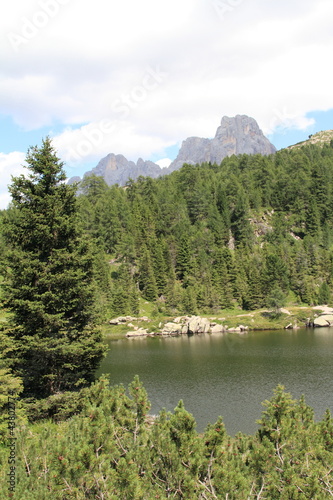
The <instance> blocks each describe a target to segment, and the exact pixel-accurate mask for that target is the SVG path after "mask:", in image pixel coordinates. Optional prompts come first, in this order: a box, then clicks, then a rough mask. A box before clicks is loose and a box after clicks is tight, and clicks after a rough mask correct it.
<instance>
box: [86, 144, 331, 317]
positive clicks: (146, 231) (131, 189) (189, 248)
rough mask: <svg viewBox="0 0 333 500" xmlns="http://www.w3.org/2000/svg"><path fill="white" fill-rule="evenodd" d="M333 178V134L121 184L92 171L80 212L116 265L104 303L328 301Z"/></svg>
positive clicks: (131, 309)
mask: <svg viewBox="0 0 333 500" xmlns="http://www.w3.org/2000/svg"><path fill="white" fill-rule="evenodd" d="M332 178H333V144H332V143H331V144H330V145H327V144H324V145H323V146H315V145H308V146H304V147H302V148H300V149H295V150H282V151H279V152H277V153H275V154H274V155H270V156H261V155H253V156H249V155H241V156H238V157H236V156H232V157H229V158H226V159H224V160H223V162H222V163H221V165H212V164H202V165H197V166H193V165H184V166H183V167H182V169H181V170H179V171H176V172H173V173H172V174H171V175H169V176H165V177H162V178H159V179H155V180H153V179H150V178H139V179H138V180H137V181H136V182H128V183H127V185H126V186H125V188H122V187H118V186H112V187H108V186H107V185H106V184H105V183H104V181H103V179H102V178H99V177H88V178H86V179H85V180H84V181H83V182H82V183H81V185H80V192H81V195H80V197H79V203H80V213H81V217H82V223H83V225H84V230H85V231H86V232H87V233H88V234H90V236H91V237H92V238H93V239H94V241H95V243H96V248H98V251H99V252H103V253H105V254H106V255H107V261H108V262H109V263H110V264H111V265H110V266H105V267H104V268H103V269H100V273H101V276H103V279H102V286H101V287H100V293H101V298H102V297H103V301H104V303H105V304H107V309H108V310H110V309H111V311H112V314H114V315H117V314H125V313H132V314H136V313H137V312H138V297H139V296H142V297H143V298H144V299H146V300H148V301H154V302H155V303H156V310H158V311H160V312H165V313H167V314H169V313H170V314H171V313H190V314H191V313H195V312H198V311H203V312H210V311H217V310H220V309H223V308H232V307H234V306H239V307H242V308H243V309H256V308H260V307H263V306H265V305H266V302H267V299H268V298H273V299H274V297H276V298H280V300H281V297H289V299H291V300H293V301H294V302H297V303H305V304H318V303H327V302H328V301H329V298H330V292H331V287H332V273H333V267H332V257H333V251H332V250H333V249H332V242H333V240H332V238H333V218H332V214H333V193H332ZM101 266H102V264H101ZM102 267H103V266H102ZM107 269H109V274H108V276H107Z"/></svg>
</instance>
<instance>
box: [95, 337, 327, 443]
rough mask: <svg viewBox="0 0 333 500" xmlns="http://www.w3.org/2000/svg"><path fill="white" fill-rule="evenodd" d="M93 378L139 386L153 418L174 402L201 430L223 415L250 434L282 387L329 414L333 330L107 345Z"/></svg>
mask: <svg viewBox="0 0 333 500" xmlns="http://www.w3.org/2000/svg"><path fill="white" fill-rule="evenodd" d="M108 345H109V348H110V349H109V352H108V356H107V358H105V359H104V361H103V362H102V365H101V367H100V369H99V370H98V375H101V374H102V373H108V374H110V376H111V377H110V378H111V383H112V384H120V383H123V384H124V385H125V386H127V385H128V384H129V383H130V382H131V381H132V380H133V377H134V375H136V374H138V375H139V377H140V379H141V380H142V382H143V384H144V386H145V388H146V390H147V392H148V396H149V399H150V401H151V403H152V409H151V413H152V414H157V413H158V412H159V410H160V409H161V408H163V407H164V408H166V409H167V410H171V411H172V410H173V409H174V408H175V406H176V405H177V403H178V401H179V400H180V399H182V400H183V401H184V404H185V407H186V409H187V410H188V411H189V412H191V413H192V414H193V415H194V417H195V419H196V421H197V430H198V431H199V432H201V431H202V430H203V429H204V428H205V427H206V425H207V424H208V423H209V422H211V423H214V422H215V421H216V419H217V417H218V416H219V415H222V416H223V420H224V423H225V425H226V429H227V431H228V433H229V434H231V435H233V434H235V433H236V432H238V431H242V432H245V433H253V432H255V430H256V429H257V425H256V419H258V418H260V415H261V412H262V409H263V407H262V405H261V402H262V401H264V400H265V399H270V398H271V396H272V394H273V393H272V391H273V389H274V388H275V387H276V386H277V385H278V384H279V383H280V384H283V385H284V386H285V388H286V390H287V391H288V392H290V393H291V394H292V396H293V397H294V398H299V397H300V396H301V394H305V397H306V401H307V403H308V404H309V405H310V406H312V407H313V408H314V410H315V415H316V418H322V416H323V413H324V411H325V410H326V408H329V409H330V410H331V411H332V412H333V328H331V329H330V328H317V329H315V330H313V329H301V330H298V331H286V330H282V331H270V332H267V331H266V332H250V333H248V334H246V335H235V334H224V335H221V334H218V335H217V334H215V335H209V334H204V335H196V336H191V337H188V336H186V335H185V336H181V337H170V338H143V339H122V340H118V341H109V342H108Z"/></svg>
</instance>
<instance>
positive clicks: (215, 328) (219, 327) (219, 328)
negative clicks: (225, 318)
mask: <svg viewBox="0 0 333 500" xmlns="http://www.w3.org/2000/svg"><path fill="white" fill-rule="evenodd" d="M223 332H225V328H224V326H223V325H218V324H215V325H213V326H211V328H210V333H223Z"/></svg>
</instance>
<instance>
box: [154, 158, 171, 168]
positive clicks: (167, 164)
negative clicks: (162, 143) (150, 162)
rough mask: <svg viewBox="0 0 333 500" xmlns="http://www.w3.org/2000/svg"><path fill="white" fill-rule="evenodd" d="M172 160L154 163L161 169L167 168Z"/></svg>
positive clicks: (167, 159) (163, 159)
mask: <svg viewBox="0 0 333 500" xmlns="http://www.w3.org/2000/svg"><path fill="white" fill-rule="evenodd" d="M171 161H172V160H170V158H162V159H161V160H158V161H156V162H155V163H156V164H157V165H158V166H159V167H161V168H167V167H168V166H169V165H170V163H171Z"/></svg>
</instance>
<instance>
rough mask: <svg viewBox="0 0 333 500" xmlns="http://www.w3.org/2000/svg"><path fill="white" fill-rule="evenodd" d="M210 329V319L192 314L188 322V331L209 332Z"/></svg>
mask: <svg viewBox="0 0 333 500" xmlns="http://www.w3.org/2000/svg"><path fill="white" fill-rule="evenodd" d="M209 330H210V321H209V320H208V319H207V318H201V317H200V316H192V317H191V318H190V320H189V321H188V323H187V333H189V334H191V333H207V332H209Z"/></svg>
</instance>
